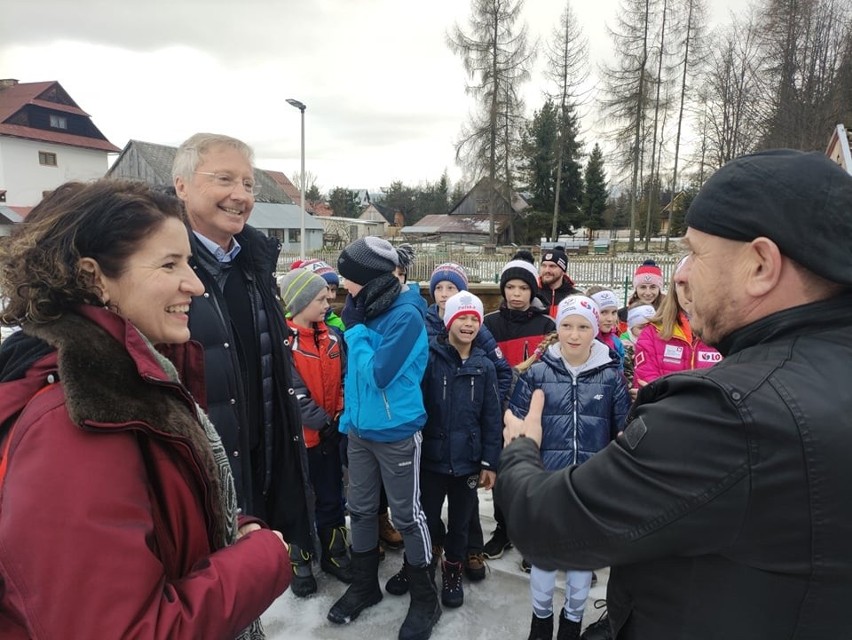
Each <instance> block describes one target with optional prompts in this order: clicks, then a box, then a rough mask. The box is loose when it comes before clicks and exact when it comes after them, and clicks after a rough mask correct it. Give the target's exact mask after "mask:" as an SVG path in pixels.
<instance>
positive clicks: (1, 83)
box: [0, 78, 18, 91]
mask: <svg viewBox="0 0 852 640" xmlns="http://www.w3.org/2000/svg"><path fill="white" fill-rule="evenodd" d="M16 84H18V81H17V80H15V79H14V78H4V79H2V80H0V91H2V90H3V89H8V88H9V87H14V86H15V85H16Z"/></svg>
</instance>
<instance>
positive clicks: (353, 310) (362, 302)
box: [340, 293, 367, 329]
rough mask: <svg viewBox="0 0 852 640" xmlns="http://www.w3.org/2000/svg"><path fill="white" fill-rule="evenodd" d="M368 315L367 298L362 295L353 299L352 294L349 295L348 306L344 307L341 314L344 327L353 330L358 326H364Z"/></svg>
mask: <svg viewBox="0 0 852 640" xmlns="http://www.w3.org/2000/svg"><path fill="white" fill-rule="evenodd" d="M366 315H367V309H366V298H365V297H364V296H360V295H359V296H356V297H354V298H353V297H352V294H351V293H350V294H349V295H347V296H346V304H344V305H343V311H341V312H340V319H341V320H342V321H343V324H344V326H345V327H346V328H347V329H351V328H352V327H354V326H355V325H356V324H363V322H364V320H365V319H366Z"/></svg>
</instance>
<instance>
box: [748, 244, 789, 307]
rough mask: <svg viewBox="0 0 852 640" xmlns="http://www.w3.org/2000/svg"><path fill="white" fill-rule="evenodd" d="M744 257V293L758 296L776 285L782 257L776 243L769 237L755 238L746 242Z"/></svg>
mask: <svg viewBox="0 0 852 640" xmlns="http://www.w3.org/2000/svg"><path fill="white" fill-rule="evenodd" d="M746 257H747V260H748V263H747V268H748V273H747V279H746V283H745V288H746V293H748V294H749V295H751V296H752V297H755V298H759V297H761V296H764V295H766V294H767V293H769V292H770V291H772V290H773V289H774V288H775V287H776V286H778V282H779V281H780V279H781V269H782V267H783V265H784V258H783V256H782V255H781V251H780V249H778V245H777V244H775V243H774V242H773V241H772V240H770V239H769V238H765V237H760V238H755V239H754V240H752V241H751V242H750V243H749V244H748V247H747V256H746Z"/></svg>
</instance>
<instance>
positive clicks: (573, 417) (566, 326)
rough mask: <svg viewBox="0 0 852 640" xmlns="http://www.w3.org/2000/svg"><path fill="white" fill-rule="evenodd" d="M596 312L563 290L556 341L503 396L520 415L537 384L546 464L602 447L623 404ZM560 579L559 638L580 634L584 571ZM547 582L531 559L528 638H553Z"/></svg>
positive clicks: (618, 425)
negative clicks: (562, 587) (542, 396)
mask: <svg viewBox="0 0 852 640" xmlns="http://www.w3.org/2000/svg"><path fill="white" fill-rule="evenodd" d="M599 317H600V312H599V310H598V305H597V304H596V303H595V301H594V300H592V299H591V298H587V297H586V296H569V297H567V298H565V299H564V300H563V301H562V302H560V303H559V307H558V309H557V314H556V342H555V343H554V344H551V345H550V346H549V347H547V348H546V349H545V350H544V352H543V354H542V356H541V360H540V361H539V362H536V363H535V364H532V366H530V367H529V369H528V370H526V371H524V372H523V373H522V374H521V376H520V378H519V379H518V383H517V384H516V385H515V389H514V391H513V393H512V398H511V400H510V401H509V408H510V410H511V411H512V413H513V414H514V415H516V416H518V417H523V416H525V415H526V413H527V411H529V406H530V400H531V398H532V393H533V391H534V390H535V389H542V390H543V391H544V393H545V405H544V411H543V413H542V420H541V422H542V439H541V459H542V463H543V464H544V467H545V469H547V470H549V471H555V470H557V469H562V468H564V467H567V466H569V465H572V464H581V463H583V462H585V461H586V460H588V459H589V458H590V457H591V456H592V455H594V454H595V453H596V452H597V451H600V450H601V449H603V448H604V447H605V446H607V444H609V442H610V441H611V440H613V439H614V438H615V437H616V435H617V434H618V432H619V430H621V429H622V428H623V425H624V422H625V420H626V418H627V412H628V410H629V409H630V395H629V392H628V388H627V381H626V380H625V378H624V375H623V374H622V373H621V371H620V370H619V362H618V357H617V356H616V355H615V354H614V353H612V352H611V351H610V349H609V347H607V346H606V345H605V344H603V343H602V342H600V341H599V340H596V339H595V338H596V336H597V335H598V331H599V327H598V318H599ZM509 535H510V536H511V531H510V532H509ZM565 582H566V584H565V604H564V606H563V608H562V612H561V613H560V616H559V632H558V636H557V637H558V638H559V639H560V640H562V639H563V638H564V639H568V638H579V637H580V625H581V622H582V619H583V610H584V609H585V606H586V599H587V598H588V595H589V589H590V587H591V583H592V572H591V571H571V570H569V571H568V572H567V576H566V581H565ZM555 586H556V572H555V571H546V570H544V569H541V568H539V567H536V566H535V565H533V566H532V570H531V571H530V593H531V596H532V605H533V616H532V623H531V625H530V635H529V640H539V639H541V638H547V639H548V640H550V639H551V638H552V637H553V592H554V590H555Z"/></svg>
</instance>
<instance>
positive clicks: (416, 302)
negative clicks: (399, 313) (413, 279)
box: [391, 284, 426, 318]
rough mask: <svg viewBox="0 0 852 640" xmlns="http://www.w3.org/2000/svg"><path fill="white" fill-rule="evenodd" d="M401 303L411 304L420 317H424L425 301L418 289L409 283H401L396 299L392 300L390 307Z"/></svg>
mask: <svg viewBox="0 0 852 640" xmlns="http://www.w3.org/2000/svg"><path fill="white" fill-rule="evenodd" d="M403 304H410V305H413V306H414V307H415V308H416V309H417V312H418V313H419V314H420V316H421V317H422V318H425V317H426V301H425V300H424V299H423V296H421V295H420V290H419V289H417V288H415V287H413V286H411V285H409V284H404V285H402V290H401V291H400V292H399V295H398V296H397V297H396V300H394V301H393V304H392V305H391V308H393V307H396V306H399V305H403Z"/></svg>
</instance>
